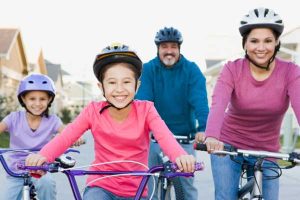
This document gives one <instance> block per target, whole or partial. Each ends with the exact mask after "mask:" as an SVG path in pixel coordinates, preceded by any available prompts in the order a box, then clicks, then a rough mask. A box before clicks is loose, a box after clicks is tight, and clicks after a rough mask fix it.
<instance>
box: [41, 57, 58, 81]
mask: <svg viewBox="0 0 300 200" xmlns="http://www.w3.org/2000/svg"><path fill="white" fill-rule="evenodd" d="M45 64H46V68H47V72H48V76H49V77H50V78H51V79H52V80H53V81H54V82H56V81H57V80H58V79H59V77H61V75H62V72H61V65H60V64H54V63H51V62H50V61H48V60H45Z"/></svg>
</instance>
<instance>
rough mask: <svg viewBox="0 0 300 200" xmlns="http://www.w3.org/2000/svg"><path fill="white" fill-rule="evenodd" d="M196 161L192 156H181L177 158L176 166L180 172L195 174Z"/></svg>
mask: <svg viewBox="0 0 300 200" xmlns="http://www.w3.org/2000/svg"><path fill="white" fill-rule="evenodd" d="M195 163H196V159H195V157H194V156H192V155H181V156H179V157H177V158H176V164H177V166H178V168H179V170H180V171H183V172H194V171H195Z"/></svg>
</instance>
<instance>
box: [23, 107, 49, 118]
mask: <svg viewBox="0 0 300 200" xmlns="http://www.w3.org/2000/svg"><path fill="white" fill-rule="evenodd" d="M24 108H25V110H26V112H28V113H29V114H31V115H33V116H40V117H43V116H46V117H48V107H47V109H46V110H45V111H44V112H42V113H41V114H40V115H36V114H33V113H32V112H31V111H30V110H29V109H28V108H27V107H26V105H25V106H24Z"/></svg>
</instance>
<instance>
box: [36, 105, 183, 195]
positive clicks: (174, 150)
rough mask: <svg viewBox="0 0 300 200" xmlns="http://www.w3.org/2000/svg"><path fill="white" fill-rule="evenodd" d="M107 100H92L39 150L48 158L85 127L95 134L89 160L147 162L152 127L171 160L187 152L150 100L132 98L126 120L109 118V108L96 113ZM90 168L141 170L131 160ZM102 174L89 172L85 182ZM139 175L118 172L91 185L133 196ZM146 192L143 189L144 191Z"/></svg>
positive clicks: (56, 154)
mask: <svg viewBox="0 0 300 200" xmlns="http://www.w3.org/2000/svg"><path fill="white" fill-rule="evenodd" d="M105 105H107V103H106V102H92V103H90V104H89V105H87V107H85V108H84V110H83V111H82V112H81V113H80V114H79V116H78V117H77V118H76V119H75V121H74V122H72V123H71V124H69V125H68V126H67V127H66V128H65V129H64V130H63V132H62V133H61V134H59V135H58V136H56V137H55V138H54V139H53V140H52V141H51V142H49V143H48V144H47V145H46V146H45V147H44V148H43V149H42V150H41V151H40V154H41V155H43V156H45V157H46V158H47V161H49V162H51V161H53V160H54V159H55V158H56V157H58V156H59V155H61V154H62V153H63V152H64V151H65V150H66V149H67V148H68V147H70V146H71V145H72V144H73V143H74V142H75V141H76V140H77V139H78V138H80V136H81V135H82V134H83V133H84V132H85V131H87V130H89V129H90V130H91V132H92V134H93V137H94V151H95V159H94V161H93V163H92V164H96V163H103V162H109V161H116V160H119V161H120V160H133V161H137V162H140V163H143V164H144V165H148V153H149V142H150V137H149V131H152V132H153V134H154V137H155V138H156V140H157V141H158V143H159V145H160V147H161V148H162V150H163V151H164V152H165V153H166V155H168V156H169V158H170V160H171V161H174V160H175V158H176V157H178V156H180V155H185V154H186V152H185V151H184V150H183V149H182V147H181V146H180V145H179V144H178V143H177V141H176V140H175V139H174V136H173V134H172V133H171V132H170V131H169V129H168V128H167V126H166V125H165V123H164V121H163V120H162V119H161V118H160V116H159V114H158V113H157V111H156V109H155V107H154V105H153V103H152V102H149V101H139V100H135V101H133V103H132V107H131V111H130V113H129V116H128V117H127V119H126V120H125V121H123V122H122V123H119V122H117V121H115V120H114V119H112V118H111V116H110V115H109V111H108V110H106V111H104V112H103V113H102V114H100V113H99V111H100V110H101V108H103V107H104V106H105ZM90 170H112V171H131V170H133V171H141V170H145V168H144V167H142V166H141V165H137V164H132V163H126V162H123V163H118V164H110V165H101V166H93V167H90ZM99 177H101V176H97V175H92V176H89V177H88V179H87V183H89V182H91V181H93V180H95V179H97V178H99ZM141 179H142V177H138V176H135V177H134V176H119V177H113V178H105V179H102V180H99V181H96V182H93V183H92V184H91V185H90V186H98V187H102V188H104V189H106V190H108V191H110V192H112V193H114V194H116V195H119V196H124V197H131V196H134V195H135V193H136V191H137V188H138V185H139V183H140V181H141ZM145 194H146V193H144V195H145Z"/></svg>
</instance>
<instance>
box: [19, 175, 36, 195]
mask: <svg viewBox="0 0 300 200" xmlns="http://www.w3.org/2000/svg"><path fill="white" fill-rule="evenodd" d="M22 200H39V199H38V198H37V196H36V190H35V187H34V185H33V183H32V181H31V177H30V176H29V175H28V174H26V175H24V184H23V198H22Z"/></svg>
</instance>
